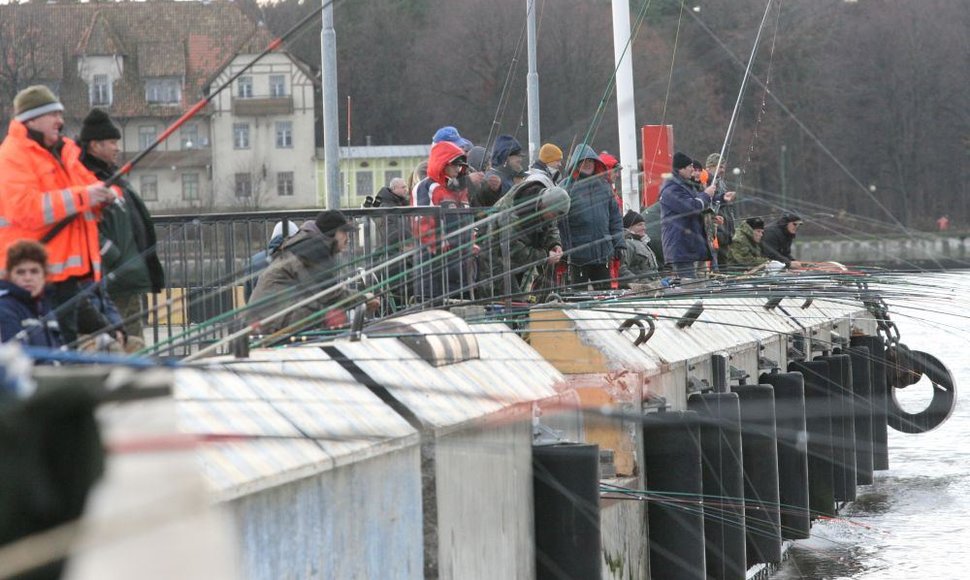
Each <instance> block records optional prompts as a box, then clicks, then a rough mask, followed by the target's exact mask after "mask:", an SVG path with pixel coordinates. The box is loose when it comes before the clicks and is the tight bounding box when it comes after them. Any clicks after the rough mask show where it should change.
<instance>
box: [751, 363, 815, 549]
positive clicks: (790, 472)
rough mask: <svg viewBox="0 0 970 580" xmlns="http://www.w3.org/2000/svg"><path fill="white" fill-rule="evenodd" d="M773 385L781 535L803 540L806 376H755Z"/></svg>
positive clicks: (806, 522)
mask: <svg viewBox="0 0 970 580" xmlns="http://www.w3.org/2000/svg"><path fill="white" fill-rule="evenodd" d="M758 382H759V383H761V384H763V385H771V386H772V387H774V389H775V426H776V431H777V435H778V501H779V503H780V504H781V537H782V538H784V539H786V540H803V539H806V538H808V537H809V536H810V535H811V528H812V521H811V518H810V517H809V512H808V431H807V430H806V427H805V379H804V378H803V377H802V375H801V373H779V372H773V373H764V374H762V375H761V376H760V377H759V378H758Z"/></svg>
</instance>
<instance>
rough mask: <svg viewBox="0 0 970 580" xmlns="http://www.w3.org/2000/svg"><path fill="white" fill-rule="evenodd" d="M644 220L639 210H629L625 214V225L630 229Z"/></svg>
mask: <svg viewBox="0 0 970 580" xmlns="http://www.w3.org/2000/svg"><path fill="white" fill-rule="evenodd" d="M643 221H644V220H643V216H642V215H640V213H639V212H635V211H633V210H632V209H631V210H627V212H626V215H624V216H623V227H625V228H626V229H630V228H632V227H633V226H635V225H637V224H639V223H642V222H643Z"/></svg>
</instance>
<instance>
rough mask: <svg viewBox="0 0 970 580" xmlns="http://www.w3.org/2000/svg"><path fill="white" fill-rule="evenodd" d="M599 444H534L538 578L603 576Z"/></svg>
mask: <svg viewBox="0 0 970 580" xmlns="http://www.w3.org/2000/svg"><path fill="white" fill-rule="evenodd" d="M599 461H600V453H599V446H598V445H581V444H565V445H544V446H535V447H533V448H532V490H533V504H534V509H535V534H536V538H535V542H536V578H542V579H545V578H548V579H550V580H552V579H557V580H558V579H560V578H575V579H576V580H581V579H584V578H593V579H599V578H601V577H602V569H603V565H602V561H603V555H602V553H601V552H602V548H601V541H600V504H599V497H600V493H599Z"/></svg>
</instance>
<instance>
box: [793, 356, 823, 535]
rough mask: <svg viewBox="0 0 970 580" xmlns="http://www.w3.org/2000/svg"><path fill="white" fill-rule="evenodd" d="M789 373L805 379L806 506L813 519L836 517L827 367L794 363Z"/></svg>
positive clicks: (809, 362)
mask: <svg viewBox="0 0 970 580" xmlns="http://www.w3.org/2000/svg"><path fill="white" fill-rule="evenodd" d="M788 371H789V372H798V373H801V374H802V377H803V378H804V379H805V428H806V429H807V430H808V507H809V510H810V512H811V516H812V517H813V518H817V517H819V516H834V515H835V494H834V493H833V491H832V472H833V469H832V412H831V411H830V409H829V389H828V380H829V365H828V363H825V362H814V361H793V362H790V363H788Z"/></svg>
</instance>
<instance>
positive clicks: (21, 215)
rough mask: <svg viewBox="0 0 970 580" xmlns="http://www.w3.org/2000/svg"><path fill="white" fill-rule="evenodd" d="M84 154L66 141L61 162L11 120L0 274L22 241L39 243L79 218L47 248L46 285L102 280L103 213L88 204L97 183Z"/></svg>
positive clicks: (1, 170) (1, 164)
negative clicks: (91, 187) (12, 248)
mask: <svg viewBox="0 0 970 580" xmlns="http://www.w3.org/2000/svg"><path fill="white" fill-rule="evenodd" d="M80 155H81V149H80V148H79V147H78V146H77V144H75V143H74V142H73V141H71V140H70V139H64V141H63V146H62V148H61V152H60V156H61V160H60V161H58V160H57V158H56V157H55V156H54V154H53V153H51V152H50V151H49V150H47V149H45V148H44V147H42V146H41V145H40V143H38V142H37V141H35V140H33V139H31V138H30V137H29V136H28V134H27V127H26V125H24V124H23V123H21V122H19V121H11V122H10V128H9V130H8V132H7V138H6V139H4V141H3V144H0V193H2V195H0V271H3V270H4V269H5V268H6V261H7V248H8V247H9V246H10V244H12V243H13V242H15V241H17V240H21V239H28V240H37V241H39V240H41V239H42V238H43V237H44V235H45V234H46V233H47V232H49V231H50V230H51V228H53V227H54V225H55V224H57V223H58V222H60V221H61V220H63V219H64V218H66V217H69V216H72V215H76V214H81V215H80V216H78V217H77V218H76V219H74V220H73V221H71V223H70V224H68V225H67V227H65V228H64V229H63V230H61V231H60V232H59V233H58V234H57V235H56V236H54V239H52V240H50V241H49V242H47V243H46V244H45V247H46V248H47V256H48V258H47V266H48V281H49V282H60V281H62V280H66V279H67V278H71V277H75V276H77V277H81V276H93V277H94V278H95V279H96V280H97V279H100V278H101V256H100V245H99V243H98V217H99V215H100V213H99V211H98V210H97V209H95V208H93V207H91V205H90V200H89V198H88V193H87V186H89V185H91V184H93V183H96V182H97V181H98V179H97V178H96V177H95V176H94V175H93V174H92V173H91V172H90V171H88V170H87V168H85V167H84V165H82V164H81V161H80Z"/></svg>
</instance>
